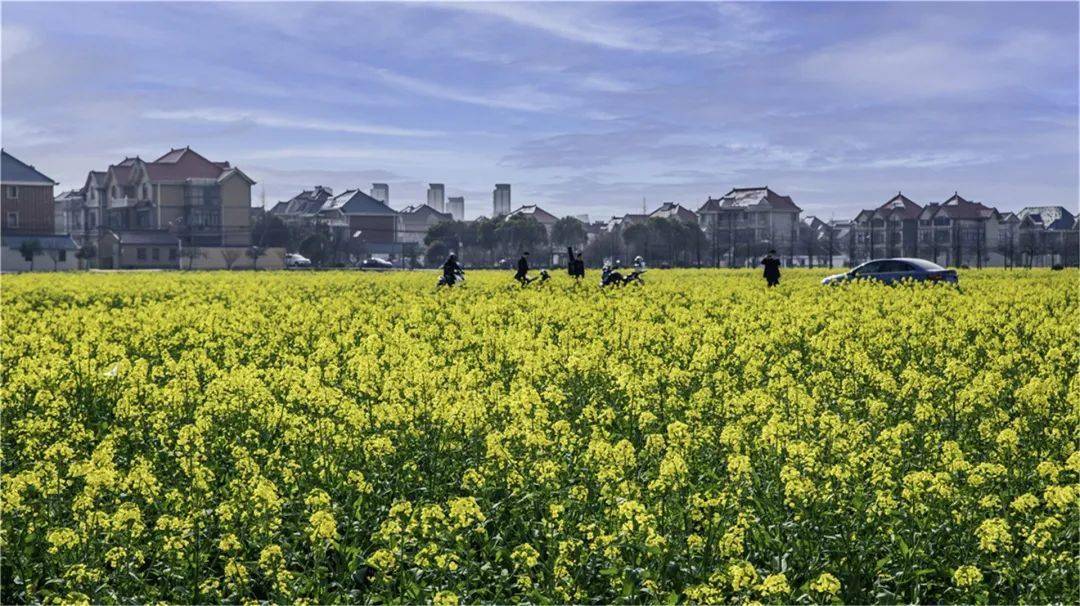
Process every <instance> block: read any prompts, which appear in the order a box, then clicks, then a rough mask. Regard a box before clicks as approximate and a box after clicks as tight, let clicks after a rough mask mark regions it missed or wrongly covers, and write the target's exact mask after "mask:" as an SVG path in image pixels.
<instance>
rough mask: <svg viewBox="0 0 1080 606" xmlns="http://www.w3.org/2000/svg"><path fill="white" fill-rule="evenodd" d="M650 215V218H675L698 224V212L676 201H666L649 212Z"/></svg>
mask: <svg viewBox="0 0 1080 606" xmlns="http://www.w3.org/2000/svg"><path fill="white" fill-rule="evenodd" d="M648 217H649V218H650V219H653V218H656V219H674V220H676V221H681V222H683V223H693V224H694V225H697V224H698V216H697V213H695V212H694V211H692V210H690V209H688V208H686V207H684V206H683V205H682V204H676V203H675V202H664V203H663V204H661V205H660V208H657V209H656V210H654V211H652V212H651V213H649V215H648Z"/></svg>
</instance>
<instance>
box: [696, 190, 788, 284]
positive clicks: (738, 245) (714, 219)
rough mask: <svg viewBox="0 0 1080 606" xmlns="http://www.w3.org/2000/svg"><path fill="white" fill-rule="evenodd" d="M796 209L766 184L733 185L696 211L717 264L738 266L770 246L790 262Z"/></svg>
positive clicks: (767, 249)
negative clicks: (726, 191) (730, 188)
mask: <svg viewBox="0 0 1080 606" xmlns="http://www.w3.org/2000/svg"><path fill="white" fill-rule="evenodd" d="M800 212H802V209H801V208H799V207H798V206H797V205H796V204H795V202H794V201H792V199H791V197H790V196H781V195H780V194H777V193H776V192H774V191H773V190H771V189H769V188H768V187H744V188H735V189H732V190H731V191H729V192H728V193H727V194H725V195H723V196H722V197H720V198H715V199H714V198H712V197H709V198H708V199H707V200H706V201H705V203H704V204H702V205H701V208H699V209H698V211H697V214H698V217H699V221H700V224H701V227H702V229H703V230H704V231H705V234H706V236H707V237H708V238H709V240H710V241H711V242H712V248H713V257H714V262H715V263H716V264H717V265H726V266H728V267H738V266H743V265H746V264H749V263H752V262H753V260H754V259H756V258H757V257H759V256H762V255H763V254H764V253H765V252H767V251H769V250H771V249H774V250H776V251H777V252H778V253H779V254H780V255H781V256H785V257H787V259H788V263H789V264H790V263H791V262H792V261H793V257H794V255H795V245H796V243H797V241H798V231H799V213H800Z"/></svg>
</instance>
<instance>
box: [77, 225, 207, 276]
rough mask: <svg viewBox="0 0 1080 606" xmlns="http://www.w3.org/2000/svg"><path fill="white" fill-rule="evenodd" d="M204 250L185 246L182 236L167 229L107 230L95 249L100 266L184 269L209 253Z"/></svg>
mask: <svg viewBox="0 0 1080 606" xmlns="http://www.w3.org/2000/svg"><path fill="white" fill-rule="evenodd" d="M210 248H212V247H210ZM201 249H202V247H199V246H194V245H190V246H186V247H185V246H184V245H183V243H182V241H181V238H180V236H178V235H176V234H174V233H170V232H169V231H168V230H164V229H116V230H113V229H106V230H104V231H103V233H102V234H101V237H100V238H99V239H98V245H97V251H96V252H97V256H98V258H99V259H100V260H101V261H102V264H101V266H102V267H107V268H110V269H183V268H187V267H189V266H193V264H194V263H196V262H198V260H199V257H202V256H205V255H206V254H208V251H205V250H201ZM181 255H183V256H184V260H183V262H181Z"/></svg>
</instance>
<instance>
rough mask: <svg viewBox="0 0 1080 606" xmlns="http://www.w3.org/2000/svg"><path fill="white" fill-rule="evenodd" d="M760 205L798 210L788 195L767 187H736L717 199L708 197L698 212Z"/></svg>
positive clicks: (773, 208)
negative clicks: (782, 194)
mask: <svg viewBox="0 0 1080 606" xmlns="http://www.w3.org/2000/svg"><path fill="white" fill-rule="evenodd" d="M750 207H762V208H766V209H772V210H787V211H795V212H799V211H801V210H802V209H801V208H799V207H798V206H797V205H796V204H795V202H794V201H792V199H791V197H790V196H781V195H780V194H778V193H776V192H774V191H773V190H771V189H769V188H768V187H736V188H734V189H732V190H731V191H729V192H728V193H726V194H724V196H723V197H721V198H718V199H715V200H714V199H713V198H711V197H710V198H709V199H708V200H706V201H705V203H704V204H702V205H701V208H699V209H698V212H699V213H700V212H703V211H705V212H710V211H711V212H717V211H718V210H721V209H729V208H731V209H735V208H750Z"/></svg>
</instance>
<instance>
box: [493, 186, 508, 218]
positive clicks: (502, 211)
mask: <svg viewBox="0 0 1080 606" xmlns="http://www.w3.org/2000/svg"><path fill="white" fill-rule="evenodd" d="M492 202H493V203H494V213H495V215H494V216H496V217H498V216H499V215H509V214H510V184H509V183H496V184H495V191H494V192H492Z"/></svg>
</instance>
